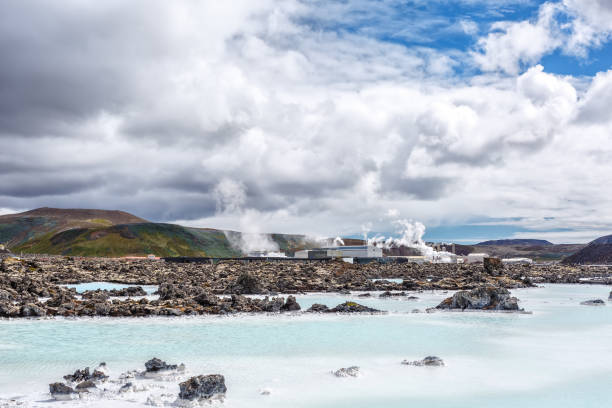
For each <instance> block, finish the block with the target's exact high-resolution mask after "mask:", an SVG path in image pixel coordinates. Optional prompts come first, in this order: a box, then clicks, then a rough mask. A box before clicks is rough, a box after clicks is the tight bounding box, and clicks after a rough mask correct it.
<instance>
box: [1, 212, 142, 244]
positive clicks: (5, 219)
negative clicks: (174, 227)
mask: <svg viewBox="0 0 612 408" xmlns="http://www.w3.org/2000/svg"><path fill="white" fill-rule="evenodd" d="M148 222H149V221H147V220H145V219H142V218H140V217H136V216H135V215H132V214H130V213H127V212H124V211H113V210H92V209H71V208H65V209H64V208H48V207H43V208H37V209H35V210H31V211H26V212H22V213H18V214H7V215H2V216H0V243H6V244H8V246H9V247H13V246H15V245H18V244H21V243H23V242H26V241H28V240H30V239H33V238H35V237H39V236H42V235H45V234H49V233H58V232H61V231H65V230H69V229H75V228H100V227H110V226H113V225H120V224H141V223H148Z"/></svg>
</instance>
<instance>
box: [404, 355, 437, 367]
mask: <svg viewBox="0 0 612 408" xmlns="http://www.w3.org/2000/svg"><path fill="white" fill-rule="evenodd" d="M402 364H404V365H411V366H416V367H441V366H444V361H443V360H442V359H441V358H440V357H436V356H427V357H425V358H424V359H422V360H416V361H408V360H404V361H402Z"/></svg>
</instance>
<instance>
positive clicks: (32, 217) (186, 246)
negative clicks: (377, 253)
mask: <svg viewBox="0 0 612 408" xmlns="http://www.w3.org/2000/svg"><path fill="white" fill-rule="evenodd" d="M228 236H231V237H232V238H234V239H233V240H232V242H230V241H229V240H228ZM240 237H241V233H239V232H231V231H226V232H224V231H221V230H214V229H205V228H189V227H183V226H180V225H174V224H164V223H153V222H149V221H147V220H144V219H142V218H139V217H137V216H135V215H132V214H129V213H126V212H123V211H108V210H83V209H57V208H39V209H36V210H32V211H27V212H24V213H19V214H10V215H5V216H1V217H0V242H5V243H6V244H7V247H8V248H10V249H11V250H12V251H13V252H15V253H20V252H24V253H37V254H50V255H71V256H102V257H119V256H128V255H133V256H144V255H148V254H155V255H157V256H210V257H236V256H240V255H242V253H241V251H240V249H239V248H238V247H236V245H235V241H236V240H238V241H239V240H240ZM270 239H271V240H272V241H274V242H275V243H276V244H277V245H278V247H279V248H280V250H281V251H287V252H290V253H291V252H293V251H295V250H298V249H302V248H304V247H305V246H306V245H307V244H306V241H305V237H304V236H301V235H287V234H271V235H270Z"/></svg>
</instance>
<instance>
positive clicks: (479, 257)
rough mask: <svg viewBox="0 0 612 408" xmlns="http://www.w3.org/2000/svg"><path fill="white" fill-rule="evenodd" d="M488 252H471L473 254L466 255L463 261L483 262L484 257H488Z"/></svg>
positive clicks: (470, 262)
mask: <svg viewBox="0 0 612 408" xmlns="http://www.w3.org/2000/svg"><path fill="white" fill-rule="evenodd" d="M488 257H489V254H485V253H473V254H469V255H468V256H467V259H466V260H465V261H464V263H469V264H472V263H483V262H484V259H485V258H488Z"/></svg>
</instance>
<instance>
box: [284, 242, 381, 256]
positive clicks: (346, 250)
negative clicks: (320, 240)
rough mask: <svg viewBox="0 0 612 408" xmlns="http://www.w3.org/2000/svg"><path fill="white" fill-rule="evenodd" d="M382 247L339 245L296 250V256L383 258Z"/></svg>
mask: <svg viewBox="0 0 612 408" xmlns="http://www.w3.org/2000/svg"><path fill="white" fill-rule="evenodd" d="M382 256H383V251H382V248H379V247H375V246H373V245H355V246H338V247H325V248H315V249H305V250H302V251H296V252H295V258H301V259H308V258H311V259H312V258H324V257H327V258H382Z"/></svg>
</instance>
